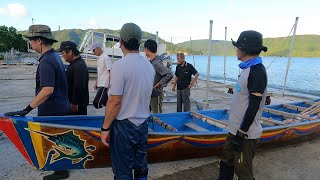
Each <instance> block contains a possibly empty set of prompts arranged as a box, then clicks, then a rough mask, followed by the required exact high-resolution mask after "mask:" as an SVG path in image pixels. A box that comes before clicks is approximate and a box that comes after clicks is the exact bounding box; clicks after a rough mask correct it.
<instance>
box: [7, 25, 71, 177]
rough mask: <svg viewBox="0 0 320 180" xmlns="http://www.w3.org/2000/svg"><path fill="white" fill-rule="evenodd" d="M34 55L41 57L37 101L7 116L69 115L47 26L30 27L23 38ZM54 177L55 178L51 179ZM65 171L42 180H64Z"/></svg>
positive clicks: (63, 81)
mask: <svg viewBox="0 0 320 180" xmlns="http://www.w3.org/2000/svg"><path fill="white" fill-rule="evenodd" d="M26 37H27V38H28V39H29V41H30V43H31V46H32V49H34V50H35V51H36V52H38V53H40V54H41V57H40V58H39V65H38V68H37V74H36V90H35V92H36V97H35V98H34V99H33V100H32V101H31V103H30V104H29V105H28V106H27V107H26V108H25V109H23V110H20V111H15V112H8V113H6V114H5V115H6V116H25V115H27V114H28V113H29V112H30V111H32V110H33V109H34V108H38V116H63V115H67V114H69V112H70V103H69V101H68V90H67V78H66V73H65V68H64V65H63V63H62V61H61V59H60V57H59V55H58V54H57V53H56V52H55V51H54V50H53V49H52V44H53V43H55V42H58V41H57V40H56V39H55V38H54V37H53V36H52V33H51V29H50V28H49V27H48V26H46V25H32V26H30V27H29V33H28V35H27V36H26ZM53 176H54V177H53ZM68 177H69V175H68V173H67V171H63V172H62V173H59V172H55V174H53V175H49V177H44V179H48V178H49V179H51V178H55V179H65V178H68Z"/></svg>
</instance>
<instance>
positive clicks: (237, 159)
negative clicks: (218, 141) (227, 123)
mask: <svg viewBox="0 0 320 180" xmlns="http://www.w3.org/2000/svg"><path fill="white" fill-rule="evenodd" d="M233 137H234V135H232V134H230V133H229V134H228V136H227V141H226V144H225V146H224V151H223V153H222V158H221V160H222V161H223V162H224V163H225V164H226V165H227V166H229V167H232V166H233V167H234V171H235V174H236V175H237V176H238V178H239V179H240V180H253V172H252V160H253V157H254V150H255V149H256V147H257V145H258V142H259V139H245V141H244V145H243V150H242V152H238V151H235V150H234V148H233V144H232V142H231V140H232V139H233Z"/></svg>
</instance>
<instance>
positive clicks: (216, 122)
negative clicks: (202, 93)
mask: <svg viewBox="0 0 320 180" xmlns="http://www.w3.org/2000/svg"><path fill="white" fill-rule="evenodd" d="M190 115H191V116H192V117H195V118H198V119H200V120H201V121H203V122H206V123H209V124H211V125H214V126H216V127H218V128H221V129H227V127H228V123H226V122H222V121H220V120H217V119H214V118H211V117H208V116H206V115H203V114H200V113H197V112H194V111H192V112H190Z"/></svg>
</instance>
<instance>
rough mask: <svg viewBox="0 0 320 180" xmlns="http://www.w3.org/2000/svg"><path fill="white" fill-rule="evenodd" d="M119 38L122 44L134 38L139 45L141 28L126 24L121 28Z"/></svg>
mask: <svg viewBox="0 0 320 180" xmlns="http://www.w3.org/2000/svg"><path fill="white" fill-rule="evenodd" d="M120 38H121V39H122V40H123V41H124V42H128V41H129V40H130V39H132V38H134V39H136V40H138V42H139V44H140V43H141V38H142V31H141V28H140V27H139V26H138V25H136V24H134V23H126V24H124V25H123V26H122V28H121V30H120Z"/></svg>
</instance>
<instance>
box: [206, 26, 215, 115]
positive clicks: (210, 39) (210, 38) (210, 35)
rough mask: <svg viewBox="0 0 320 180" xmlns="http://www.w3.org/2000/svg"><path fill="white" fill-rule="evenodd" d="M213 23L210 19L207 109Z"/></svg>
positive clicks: (207, 104) (207, 105) (207, 89)
mask: <svg viewBox="0 0 320 180" xmlns="http://www.w3.org/2000/svg"><path fill="white" fill-rule="evenodd" d="M212 23H213V21H212V20H210V29H209V47H208V66H207V88H206V109H208V108H209V101H208V94H209V81H210V61H211V41H212Z"/></svg>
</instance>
